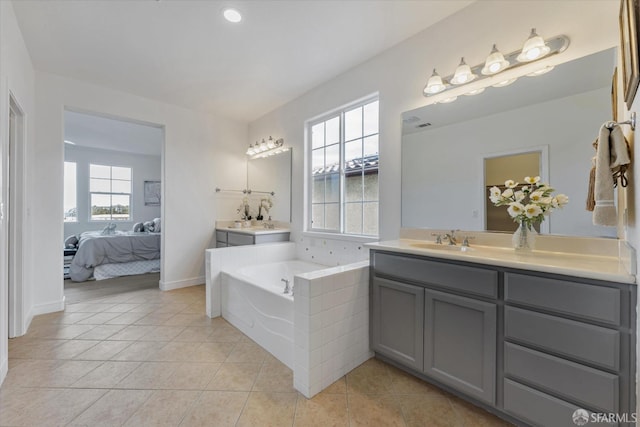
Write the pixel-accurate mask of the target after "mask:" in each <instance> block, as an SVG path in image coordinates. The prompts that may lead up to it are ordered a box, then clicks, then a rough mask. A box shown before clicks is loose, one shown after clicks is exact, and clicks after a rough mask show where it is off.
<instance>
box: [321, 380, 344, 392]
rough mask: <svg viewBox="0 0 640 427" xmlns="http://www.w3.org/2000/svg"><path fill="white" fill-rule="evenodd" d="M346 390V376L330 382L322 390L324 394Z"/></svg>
mask: <svg viewBox="0 0 640 427" xmlns="http://www.w3.org/2000/svg"><path fill="white" fill-rule="evenodd" d="M346 392H347V379H346V377H342V378H340V379H339V380H338V381H336V382H334V383H333V384H331V385H330V386H329V387H327V388H325V389H324V390H322V393H325V394H345V393H346Z"/></svg>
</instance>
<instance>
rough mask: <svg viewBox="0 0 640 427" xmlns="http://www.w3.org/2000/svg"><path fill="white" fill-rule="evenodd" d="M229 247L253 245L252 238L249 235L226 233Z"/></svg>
mask: <svg viewBox="0 0 640 427" xmlns="http://www.w3.org/2000/svg"><path fill="white" fill-rule="evenodd" d="M227 243H229V246H242V245H253V236H252V235H250V234H240V233H228V240H227Z"/></svg>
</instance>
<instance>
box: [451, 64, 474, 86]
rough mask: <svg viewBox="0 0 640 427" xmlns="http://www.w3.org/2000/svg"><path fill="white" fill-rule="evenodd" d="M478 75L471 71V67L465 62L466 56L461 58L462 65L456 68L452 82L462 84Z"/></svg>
mask: <svg viewBox="0 0 640 427" xmlns="http://www.w3.org/2000/svg"><path fill="white" fill-rule="evenodd" d="M475 78H476V75H475V74H473V72H471V67H469V66H468V65H467V63H466V62H464V58H462V59H460V65H458V68H456V72H455V73H453V77H452V78H451V84H454V85H461V84H464V83H469V82H470V81H472V80H474V79H475Z"/></svg>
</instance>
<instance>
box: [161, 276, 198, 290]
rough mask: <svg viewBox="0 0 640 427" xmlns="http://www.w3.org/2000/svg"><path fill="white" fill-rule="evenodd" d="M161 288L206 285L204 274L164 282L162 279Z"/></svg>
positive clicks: (170, 288) (169, 288) (171, 288)
mask: <svg viewBox="0 0 640 427" xmlns="http://www.w3.org/2000/svg"><path fill="white" fill-rule="evenodd" d="M159 283H160V290H161V291H170V290H173V289H180V288H188V287H189V286H197V285H204V276H198V277H191V278H189V279H184V280H174V281H173V282H164V281H162V280H160V282H159Z"/></svg>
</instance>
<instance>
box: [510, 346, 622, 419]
mask: <svg viewBox="0 0 640 427" xmlns="http://www.w3.org/2000/svg"><path fill="white" fill-rule="evenodd" d="M504 350H505V353H504V371H505V375H506V376H508V377H511V378H513V379H518V380H522V381H523V382H526V383H528V384H531V385H534V386H538V387H540V388H542V389H544V390H548V391H551V392H554V393H557V394H559V395H561V396H563V397H565V398H567V399H568V400H574V401H576V402H578V403H583V404H585V405H586V406H587V407H591V408H597V409H600V410H602V411H603V412H618V411H619V398H618V393H619V392H618V390H619V387H618V383H619V379H618V376H617V375H612V374H609V373H607V372H603V371H599V370H597V369H593V368H589V367H587V366H584V365H580V364H578V363H574V362H570V361H568V360H564V359H560V358H559V357H555V356H551V355H548V354H545V353H541V352H539V351H535V350H531V349H528V348H525V347H521V346H519V345H515V344H511V343H505V346H504ZM505 395H506V393H505Z"/></svg>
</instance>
